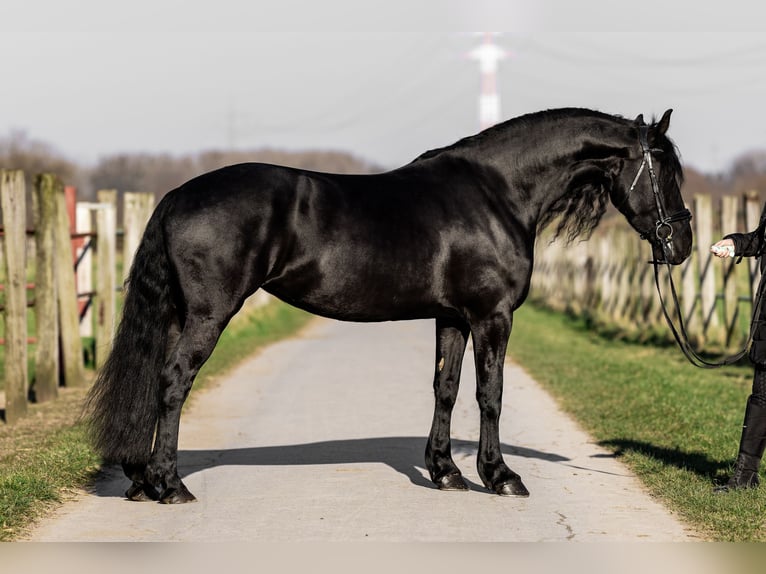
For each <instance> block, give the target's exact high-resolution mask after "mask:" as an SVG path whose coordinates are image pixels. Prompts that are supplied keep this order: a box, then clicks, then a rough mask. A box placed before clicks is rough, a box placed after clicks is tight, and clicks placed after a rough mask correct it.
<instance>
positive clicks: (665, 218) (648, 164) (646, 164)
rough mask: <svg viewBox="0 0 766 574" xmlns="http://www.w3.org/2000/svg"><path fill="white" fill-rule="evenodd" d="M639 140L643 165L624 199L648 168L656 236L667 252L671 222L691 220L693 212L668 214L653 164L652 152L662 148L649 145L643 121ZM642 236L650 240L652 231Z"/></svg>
mask: <svg viewBox="0 0 766 574" xmlns="http://www.w3.org/2000/svg"><path fill="white" fill-rule="evenodd" d="M638 142H639V143H640V144H641V155H642V156H643V158H642V159H641V165H640V166H639V167H638V172H637V173H636V177H634V178H633V183H631V184H630V188H629V189H628V193H627V196H626V197H625V200H624V201H627V199H628V197H630V194H631V193H632V192H633V190H634V189H635V188H636V185H637V184H638V180H639V179H640V178H641V174H642V173H644V168H646V170H647V172H648V173H649V180H650V181H651V184H652V193H653V195H654V204H655V206H656V207H657V221H656V222H655V226H654V236H655V237H656V238H657V241H658V242H659V243H660V245H661V246H662V251H663V253H665V252H666V249H667V246H668V245H669V244H670V240H671V239H672V238H673V226H672V225H671V224H673V223H676V222H678V221H687V220H691V218H692V213H691V211H689V210H688V209H686V208H684V209H682V210H681V211H677V212H676V213H674V214H672V215H668V210H667V208H666V207H665V202H664V201H663V200H662V194H661V193H660V185H659V183H657V176H656V175H655V173H654V165H653V164H652V152H653V151H655V152H656V151H662V150H655V149H652V148H650V147H649V126H648V125H646V124H643V123H642V124H641V125H639V126H638ZM640 237H641V239H646V240H649V238H650V237H651V231H648V232H647V231H642V232H640ZM666 259H667V257H666ZM662 263H664V262H662Z"/></svg>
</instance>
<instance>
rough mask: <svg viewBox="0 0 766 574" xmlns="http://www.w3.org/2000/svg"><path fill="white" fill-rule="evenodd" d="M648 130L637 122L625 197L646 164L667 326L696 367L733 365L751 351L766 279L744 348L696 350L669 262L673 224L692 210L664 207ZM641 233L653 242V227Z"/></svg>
mask: <svg viewBox="0 0 766 574" xmlns="http://www.w3.org/2000/svg"><path fill="white" fill-rule="evenodd" d="M648 133H649V126H647V125H646V124H643V123H642V124H640V125H639V126H638V141H639V143H640V144H641V153H642V155H643V159H642V160H641V165H640V166H639V168H638V172H637V173H636V177H634V178H633V183H632V184H631V185H630V188H629V190H628V193H627V195H626V197H625V199H624V200H623V203H624V202H625V201H627V198H628V197H629V196H630V193H631V192H632V191H633V190H634V189H635V187H636V185H637V184H638V180H639V179H640V177H641V174H642V173H643V172H644V169H645V168H646V170H647V172H648V174H649V180H650V182H651V185H652V192H653V194H654V202H655V205H656V207H657V216H658V218H657V221H656V223H655V229H654V237H656V239H657V241H658V243H659V245H660V247H661V248H662V253H663V258H664V261H657V260H656V259H655V260H652V261H650V262H649V263H651V264H652V265H653V266H654V283H655V285H656V287H657V295H658V296H659V298H660V305H661V306H662V313H663V315H664V316H665V321H666V322H667V324H668V327H669V328H670V331H671V332H672V333H673V337H674V338H675V340H676V343H678V346H679V347H680V349H681V352H682V353H683V354H684V356H685V357H686V358H687V359H688V360H689V362H690V363H691V364H692V365H694V366H695V367H699V368H703V369H715V368H718V367H723V366H726V365H731V364H734V363H736V362H738V361H739V360H741V359H742V358H743V357H744V356H745V355H746V354H747V353H748V351H749V348H750V344H751V343H752V341H753V335H754V334H755V329H756V327H757V325H758V318H759V316H760V310H761V303H762V301H763V293H764V290H766V281H761V283H760V285H759V286H758V294H757V297H756V300H755V304H754V305H753V316H752V320H751V322H750V333H749V335H748V338H747V341H746V342H745V346H744V348H743V349H742V350H741V351H739V352H738V353H736V354H734V355H731V356H729V357H725V358H723V359H721V360H719V361H715V362H711V361H708V360H706V359H704V358H703V357H701V356H700V354H699V353H697V351H695V350H694V348H693V347H692V345H691V342H690V341H689V334H688V332H687V331H686V325H685V323H684V318H683V313H682V311H681V304H680V302H679V300H678V293H677V290H676V286H675V282H674V281H673V274H672V273H671V269H670V267H671V264H670V263H669V262H668V257H667V253H668V249H669V246H670V241H671V239H672V237H673V227H672V225H671V224H672V223H675V222H678V221H687V220H691V218H692V214H691V212H690V211H689V210H688V209H686V208H684V209H682V210H681V211H678V212H676V213H674V214H672V215H668V210H667V208H666V207H665V203H664V201H663V199H662V195H661V193H660V186H659V183H658V182H657V176H656V175H655V173H654V167H653V165H652V152H653V151H660V150H653V149H651V148H650V147H649V139H648ZM764 221H765V220H764V218H763V217H762V218H761V225H760V226H759V227H762V226H763V225H764ZM639 233H640V237H641V239H646V240H648V241H650V242H651V239H650V238H651V233H652V232H651V230H650V231H648V232H641V231H639ZM660 265H665V266H667V268H668V283H669V285H670V292H671V296H672V299H673V305H674V306H675V311H676V317H677V319H678V327H676V325H675V324H674V322H673V319H672V318H671V316H670V312H669V311H668V308H667V305H666V303H665V298H664V297H663V294H662V288H661V286H660Z"/></svg>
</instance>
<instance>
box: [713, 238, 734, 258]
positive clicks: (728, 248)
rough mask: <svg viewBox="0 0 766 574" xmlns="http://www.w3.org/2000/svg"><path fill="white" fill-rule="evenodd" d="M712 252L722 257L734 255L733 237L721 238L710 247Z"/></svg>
mask: <svg viewBox="0 0 766 574" xmlns="http://www.w3.org/2000/svg"><path fill="white" fill-rule="evenodd" d="M710 252H711V253H712V254H713V255H715V256H716V257H720V258H721V259H723V258H726V257H734V242H733V241H732V240H731V239H721V241H719V242H718V243H715V244H713V245H712V246H711V247H710Z"/></svg>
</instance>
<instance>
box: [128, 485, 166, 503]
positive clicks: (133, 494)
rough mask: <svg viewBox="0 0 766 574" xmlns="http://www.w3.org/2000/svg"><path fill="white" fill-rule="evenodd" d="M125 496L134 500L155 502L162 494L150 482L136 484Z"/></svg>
mask: <svg viewBox="0 0 766 574" xmlns="http://www.w3.org/2000/svg"><path fill="white" fill-rule="evenodd" d="M125 497H126V498H127V499H128V500H132V501H134V502H154V501H157V500H159V499H160V494H159V492H157V491H156V490H155V488H154V487H153V486H152V485H150V484H134V485H132V486H131V487H130V488H129V489H128V490H127V491H126V492H125Z"/></svg>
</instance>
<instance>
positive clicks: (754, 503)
mask: <svg viewBox="0 0 766 574" xmlns="http://www.w3.org/2000/svg"><path fill="white" fill-rule="evenodd" d="M509 352H510V355H511V356H512V357H513V359H515V360H516V361H517V362H519V363H520V364H521V365H522V366H524V367H525V368H526V370H527V371H528V372H529V373H530V374H531V375H532V376H533V377H534V378H535V379H536V380H537V381H539V382H540V383H541V384H542V385H543V386H544V387H545V388H546V389H548V390H549V391H550V392H551V393H552V394H553V395H554V396H555V397H556V398H557V400H558V401H559V404H560V405H561V406H562V408H563V409H564V410H566V411H567V412H569V413H571V414H572V415H573V416H574V417H575V418H576V419H577V420H578V421H579V422H580V424H581V425H582V426H583V427H584V428H585V429H586V430H587V431H588V432H589V433H590V434H591V435H592V436H593V437H594V438H595V439H596V440H597V441H598V442H599V443H600V444H602V445H603V446H605V447H607V448H609V449H611V450H613V451H614V452H616V453H618V455H619V456H620V457H621V459H622V460H623V461H624V462H625V463H627V464H628V465H629V466H630V467H631V468H632V469H633V470H634V471H635V472H636V474H637V475H638V476H639V478H640V479H641V480H642V481H643V482H644V484H645V485H646V486H647V488H648V489H649V491H650V492H651V493H652V494H653V495H654V496H656V497H657V498H659V499H660V500H661V501H662V502H663V503H665V504H666V505H667V506H668V507H669V508H671V509H672V510H673V511H675V512H677V513H678V514H679V515H680V516H681V517H682V519H683V520H685V521H686V523H688V524H689V525H690V526H692V527H693V528H695V529H696V530H697V531H698V532H699V533H700V534H701V535H702V536H703V537H705V538H708V539H712V540H720V541H766V488H762V489H759V490H755V491H746V492H732V493H728V494H725V495H721V494H718V495H716V494H713V492H712V487H713V486H714V484H716V483H717V482H720V481H722V480H723V479H724V478H725V477H726V476H727V475H728V474H729V472H730V470H731V465H732V463H733V460H734V458H735V456H736V451H737V446H738V444H739V435H740V431H741V428H742V418H743V414H744V407H745V401H746V398H747V396H748V395H749V393H750V386H751V377H752V370H751V369H750V368H748V367H747V366H732V367H728V368H725V369H720V370H701V369H697V368H695V367H693V366H692V365H690V364H689V363H688V362H687V361H686V359H684V358H683V356H682V355H681V353H680V351H679V350H677V349H676V348H674V347H650V346H642V345H639V344H635V343H630V342H626V341H619V340H615V339H610V338H606V337H603V336H601V335H599V334H597V333H595V332H594V331H591V330H589V329H588V327H587V325H586V324H585V322H583V321H578V320H576V319H572V318H569V317H566V316H564V315H560V314H556V313H553V312H550V311H545V310H541V309H539V308H537V307H534V306H532V305H526V306H524V307H522V308H521V309H520V310H519V311H518V312H517V313H516V317H515V321H514V331H513V334H512V336H511V343H510V347H509ZM761 477H762V480H766V477H764V472H763V469H762V470H761Z"/></svg>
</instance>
